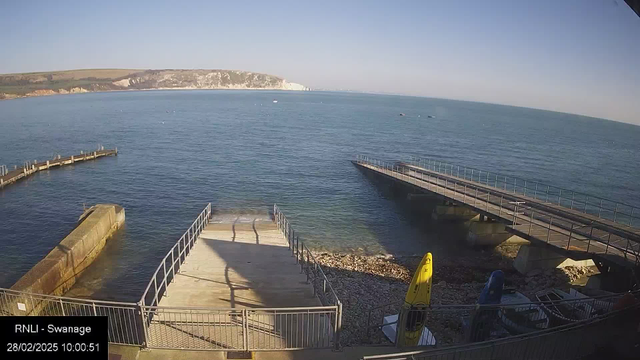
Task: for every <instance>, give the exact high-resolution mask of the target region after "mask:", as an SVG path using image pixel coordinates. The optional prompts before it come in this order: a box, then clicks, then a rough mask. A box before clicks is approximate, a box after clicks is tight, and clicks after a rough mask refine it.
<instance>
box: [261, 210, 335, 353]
mask: <svg viewBox="0 0 640 360" xmlns="http://www.w3.org/2000/svg"><path fill="white" fill-rule="evenodd" d="M273 217H274V220H275V222H276V224H277V225H278V229H280V231H282V234H283V235H284V237H285V238H286V239H287V243H288V245H289V249H290V250H291V253H292V255H293V256H295V258H296V262H298V263H299V264H300V271H301V272H304V273H305V274H306V276H307V281H309V280H311V283H312V285H313V293H314V295H316V296H317V297H318V299H319V300H320V302H321V303H322V304H323V305H327V304H328V303H330V304H332V305H334V306H336V308H337V314H336V323H335V324H334V334H335V340H334V344H335V347H336V348H339V346H340V332H341V330H342V302H341V301H340V299H339V298H338V295H337V294H336V292H335V290H334V289H333V286H332V285H331V282H330V281H329V279H328V278H327V275H326V274H325V273H324V270H322V266H321V265H320V264H319V263H318V261H317V260H316V258H315V256H314V255H313V253H312V252H311V250H310V249H309V248H308V247H307V246H306V245H305V243H304V241H301V240H300V236H299V235H296V232H295V230H294V229H293V227H292V226H291V223H290V222H289V220H288V219H287V217H286V216H285V215H284V214H283V213H282V211H281V210H280V208H279V207H278V205H277V204H274V205H273ZM300 245H302V249H301V248H300ZM305 255H306V256H307V258H306V260H305ZM318 274H319V275H318ZM311 275H314V276H313V278H311V279H310V277H311ZM320 282H321V283H322V285H321V286H320ZM327 293H329V295H330V301H329V302H328V301H327V299H326V297H325V296H326V294H327Z"/></svg>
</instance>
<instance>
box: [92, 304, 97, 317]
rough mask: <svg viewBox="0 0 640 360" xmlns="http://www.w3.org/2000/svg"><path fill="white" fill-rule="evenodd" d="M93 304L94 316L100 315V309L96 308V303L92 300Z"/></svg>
mask: <svg viewBox="0 0 640 360" xmlns="http://www.w3.org/2000/svg"><path fill="white" fill-rule="evenodd" d="M91 304H92V305H93V316H98V311H97V310H96V303H95V302H93V301H92V302H91Z"/></svg>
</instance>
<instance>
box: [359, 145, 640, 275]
mask: <svg viewBox="0 0 640 360" xmlns="http://www.w3.org/2000/svg"><path fill="white" fill-rule="evenodd" d="M356 162H358V163H361V164H362V163H364V164H368V165H371V166H375V167H377V168H379V169H381V170H382V172H383V173H384V172H389V173H396V174H399V176H400V177H402V176H404V177H405V180H407V179H409V178H410V179H414V180H418V181H422V182H425V183H426V185H427V188H428V189H429V190H430V191H434V192H436V193H437V192H438V191H439V190H440V188H444V189H445V190H443V191H441V192H442V194H443V195H445V196H447V195H446V194H445V192H446V191H447V190H449V191H453V192H458V191H462V193H463V195H462V196H461V200H462V202H463V203H465V204H467V205H470V206H472V207H476V202H477V200H480V201H483V202H485V205H486V206H485V208H483V209H480V208H478V209H479V210H481V211H486V212H489V204H491V206H492V210H494V209H493V208H495V210H498V214H500V215H501V216H502V214H504V215H509V216H512V217H513V221H512V225H514V226H516V225H518V223H519V220H524V221H525V222H528V223H529V225H530V226H529V229H528V235H531V231H532V229H533V227H534V226H535V227H540V226H541V225H540V224H536V225H534V221H533V220H536V221H537V222H540V219H545V221H546V219H547V218H548V221H549V223H548V226H544V229H545V230H546V231H547V242H549V240H550V237H551V233H554V234H560V235H562V236H567V234H565V233H563V232H561V231H559V230H556V229H552V226H554V227H556V228H560V229H563V228H562V227H561V225H562V224H568V226H569V228H566V229H563V230H565V231H567V232H568V239H567V245H566V248H567V250H569V245H570V243H571V241H572V240H578V241H584V240H587V241H588V244H587V251H586V252H587V253H592V254H599V253H598V252H595V251H593V252H589V249H590V248H591V247H592V246H591V241H592V240H593V241H595V242H597V243H600V244H603V245H606V248H605V251H604V254H608V253H609V252H610V251H609V250H610V248H611V249H616V250H618V251H620V252H621V253H622V255H623V256H624V257H625V259H627V260H629V259H628V256H631V259H632V260H631V261H633V262H635V264H640V251H639V250H640V249H635V248H638V247H639V246H640V244H638V243H637V242H635V241H631V240H630V239H628V238H623V237H622V236H620V235H616V236H618V237H619V238H620V239H623V240H625V241H626V246H624V247H622V246H618V245H616V244H615V243H611V236H612V235H614V234H612V233H611V231H610V230H606V229H604V228H602V227H598V228H597V229H598V231H601V232H604V233H605V234H604V235H606V237H607V240H606V241H605V240H604V239H598V238H596V237H595V236H594V235H593V229H594V228H595V226H594V224H595V222H591V231H590V233H589V234H585V233H583V232H580V231H575V232H574V229H580V228H582V227H584V225H583V224H580V223H575V222H573V221H571V220H569V219H566V218H560V217H556V216H553V215H551V214H548V213H542V212H540V211H537V210H534V209H533V208H531V207H520V211H523V210H528V211H529V212H528V213H526V212H525V211H523V213H522V214H520V213H518V210H519V209H518V207H519V206H521V205H522V203H520V204H515V203H514V204H510V203H509V201H508V200H509V199H508V197H507V202H505V201H504V200H505V194H504V193H503V192H497V193H496V192H493V193H492V192H491V191H490V190H488V189H486V188H480V187H479V186H476V185H474V184H469V183H467V182H461V181H458V180H456V179H455V177H454V179H450V178H448V177H441V176H438V175H434V174H425V173H422V172H416V171H408V170H407V168H406V167H405V166H402V165H398V164H396V163H392V162H387V161H383V160H377V159H372V158H369V157H367V156H361V155H358V156H357V157H356ZM411 173H415V174H416V176H413V175H411ZM425 178H426V179H425ZM469 190H475V194H474V193H473V192H472V193H471V194H470V192H469ZM478 192H480V196H478ZM467 197H469V199H471V198H473V202H469V203H467ZM492 197H493V199H495V201H493V202H492V201H491V198H492ZM454 198H455V197H454ZM498 199H499V201H498ZM577 235H579V236H580V237H583V238H577V237H576V236H577ZM585 238H586V239H585ZM632 242H633V243H634V244H635V245H633V244H632Z"/></svg>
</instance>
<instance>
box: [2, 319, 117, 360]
mask: <svg viewBox="0 0 640 360" xmlns="http://www.w3.org/2000/svg"><path fill="white" fill-rule="evenodd" d="M108 326H109V323H108V318H107V317H106V316H0V342H1V345H2V349H0V359H20V360H24V359H58V358H60V359H89V358H90V359H93V360H107V359H108V358H109V348H108V346H109V345H108V341H109V339H108Z"/></svg>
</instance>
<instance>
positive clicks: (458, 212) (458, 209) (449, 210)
mask: <svg viewBox="0 0 640 360" xmlns="http://www.w3.org/2000/svg"><path fill="white" fill-rule="evenodd" d="M476 216H478V213H476V212H475V211H473V210H471V209H470V208H468V207H466V206H458V205H453V204H451V205H437V206H436V207H435V209H433V212H432V213H431V218H432V219H433V220H436V221H456V220H458V221H469V220H470V219H472V218H474V217H476Z"/></svg>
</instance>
